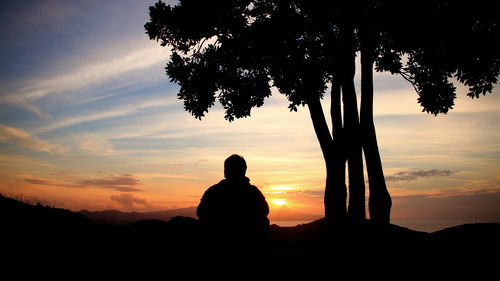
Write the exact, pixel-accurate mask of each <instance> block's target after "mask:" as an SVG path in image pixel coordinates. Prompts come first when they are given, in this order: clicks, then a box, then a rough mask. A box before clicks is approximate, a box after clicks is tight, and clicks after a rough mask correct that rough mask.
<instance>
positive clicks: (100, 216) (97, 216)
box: [78, 207, 196, 225]
mask: <svg viewBox="0 0 500 281" xmlns="http://www.w3.org/2000/svg"><path fill="white" fill-rule="evenodd" d="M78 213H79V214H82V215H84V216H86V217H88V218H90V219H91V220H92V221H94V222H96V223H99V224H112V225H127V224H133V223H135V222H138V221H141V220H151V219H155V220H162V221H169V220H170V219H172V218H173V217H178V216H182V217H195V216H196V207H188V208H179V209H172V210H164V211H155V212H144V213H139V212H121V211H118V210H104V211H94V212H91V211H88V210H81V211H79V212H78Z"/></svg>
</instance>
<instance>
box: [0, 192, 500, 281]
mask: <svg viewBox="0 0 500 281" xmlns="http://www.w3.org/2000/svg"><path fill="white" fill-rule="evenodd" d="M0 226H1V230H2V231H1V232H0V235H1V239H0V241H2V243H3V245H2V255H3V256H4V257H9V258H8V259H7V260H6V261H5V264H4V268H9V269H12V268H14V267H15V266H21V267H22V269H30V271H31V272H35V273H36V274H42V273H44V272H45V273H47V274H48V276H54V275H56V274H58V272H60V271H61V270H70V271H72V272H81V273H82V274H83V273H87V274H91V275H92V276H94V275H93V274H98V275H99V276H101V275H102V274H112V275H113V276H114V277H115V278H114V279H116V278H117V276H121V275H123V276H124V277H130V276H129V275H130V274H131V273H136V274H139V275H140V276H141V277H142V279H148V278H146V277H145V276H147V275H155V276H158V275H160V276H162V277H168V276H170V275H172V274H183V276H191V277H192V276H196V274H203V275H206V274H210V273H213V274H215V275H217V276H224V273H229V272H227V271H226V270H228V269H230V270H231V272H232V271H233V270H238V272H240V273H239V274H243V273H242V272H245V273H244V274H245V276H247V277H248V276H256V277H259V276H261V277H262V276H263V274H268V273H269V272H268V271H270V272H271V273H274V274H275V275H276V276H278V277H281V278H283V277H284V276H287V274H289V275H291V276H295V277H296V276H297V274H307V276H309V279H308V280H314V279H315V278H314V277H311V276H314V275H317V276H325V274H327V275H329V276H331V277H332V278H333V277H335V276H337V275H340V276H345V274H350V275H352V274H354V275H355V276H359V274H362V275H361V276H366V275H365V274H364V273H367V274H369V275H370V276H373V277H384V276H385V277H387V276H393V277H396V276H394V275H391V274H394V273H391V272H394V271H395V270H396V271H398V272H399V271H402V272H406V274H405V275H400V278H403V277H404V276H410V275H408V274H411V276H412V278H415V277H421V278H422V279H424V278H425V279H428V277H429V276H434V277H446V278H451V277H454V276H455V275H454V273H455V274H457V275H458V276H462V274H463V273H464V272H469V273H473V274H474V276H475V277H476V278H477V279H481V276H482V275H483V274H486V275H485V276H487V275H488V274H492V273H494V269H495V268H496V266H497V263H498V258H497V256H496V254H497V253H498V252H499V251H500V242H499V240H498V237H500V224H467V225H461V226H456V227H452V228H448V229H444V230H441V231H437V232H433V233H426V232H419V231H414V230H411V229H408V228H404V227H399V226H397V225H390V224H387V225H377V224H372V223H370V222H366V223H363V224H328V223H326V221H325V220H324V219H320V220H316V221H314V222H311V223H308V224H303V225H299V226H296V227H279V226H277V225H273V226H271V229H270V231H269V233H268V235H267V238H266V239H265V241H262V243H261V244H260V245H258V246H248V245H251V244H248V241H241V242H239V243H236V244H231V245H225V244H224V242H223V241H224V240H223V239H222V240H221V239H220V236H218V238H219V239H216V240H214V239H213V237H214V236H211V235H207V234H208V233H207V232H206V231H205V230H204V229H203V228H202V227H201V225H200V224H199V223H198V221H197V220H196V219H193V218H188V217H180V216H177V217H173V218H171V219H170V220H169V221H168V222H166V221H162V220H155V219H148V220H140V221H137V222H135V223H133V224H131V225H105V224H96V223H94V222H92V221H91V220H90V219H88V218H87V217H85V216H83V215H82V214H79V213H74V212H71V211H68V210H64V209H57V208H48V207H44V206H31V205H28V204H25V203H22V202H19V201H16V200H12V199H9V198H5V197H0ZM222 235H224V233H222ZM235 238H236V239H235ZM237 238H238V237H233V239H232V240H231V241H233V242H234V241H238V240H237ZM217 241H218V242H217ZM34 268H42V269H43V270H40V271H36V270H34ZM194 269H196V270H194ZM264 271H266V273H264ZM354 275H353V276H354ZM265 276H270V275H265ZM38 277H40V278H41V276H38ZM233 277H234V276H233ZM150 279H151V278H150ZM167 279H168V278H167ZM236 279H238V278H236ZM264 279H265V278H264ZM389 279H391V278H389Z"/></svg>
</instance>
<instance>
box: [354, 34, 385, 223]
mask: <svg viewBox="0 0 500 281" xmlns="http://www.w3.org/2000/svg"><path fill="white" fill-rule="evenodd" d="M373 60H374V43H373V34H371V31H370V29H369V28H368V27H366V28H364V29H363V30H362V32H361V109H360V115H361V122H360V123H361V131H362V140H363V149H364V152H365V159H366V169H367V172H368V184H369V190H370V197H369V201H368V209H369V212H370V219H371V220H372V221H374V222H377V223H389V221H390V213H391V206H392V201H391V196H390V195H389V192H388V190H387V186H386V184H385V178H384V171H383V168H382V160H381V158H380V153H379V150H378V145H377V135H376V132H375V124H374V122H373Z"/></svg>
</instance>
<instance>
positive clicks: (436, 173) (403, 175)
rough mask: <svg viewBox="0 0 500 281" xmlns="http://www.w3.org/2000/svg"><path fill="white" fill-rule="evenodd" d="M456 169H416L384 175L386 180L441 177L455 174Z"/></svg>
mask: <svg viewBox="0 0 500 281" xmlns="http://www.w3.org/2000/svg"><path fill="white" fill-rule="evenodd" d="M456 173H457V171H450V170H417V171H401V172H397V173H394V174H392V175H389V176H386V177H385V180H386V181H414V180H418V179H419V178H430V177H442V176H451V175H454V174H456Z"/></svg>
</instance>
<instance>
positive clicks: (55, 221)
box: [0, 195, 93, 229]
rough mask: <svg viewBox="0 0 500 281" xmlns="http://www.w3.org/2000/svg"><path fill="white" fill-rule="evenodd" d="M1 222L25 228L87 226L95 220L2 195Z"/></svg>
mask: <svg viewBox="0 0 500 281" xmlns="http://www.w3.org/2000/svg"><path fill="white" fill-rule="evenodd" d="M0 224H2V226H4V227H5V226H9V227H16V228H18V229H24V228H30V229H31V228H35V227H40V228H44V229H46V228H49V227H59V226H61V225H64V228H65V229H68V228H69V227H87V226H89V225H92V224H93V222H92V221H91V220H90V219H89V218H87V217H85V216H83V215H81V214H78V213H75V212H72V211H70V210H66V209H60V208H52V207H48V206H43V205H41V204H40V203H38V204H37V205H36V206H33V205H30V204H27V203H24V202H21V201H17V200H14V199H11V198H7V197H4V196H1V195H0Z"/></svg>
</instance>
